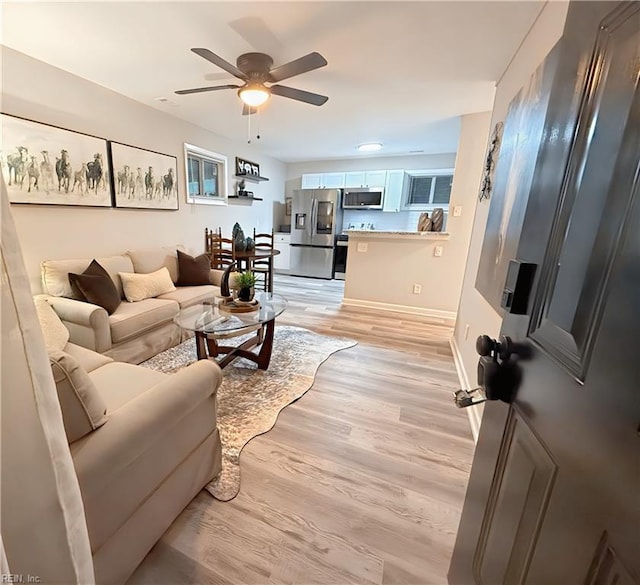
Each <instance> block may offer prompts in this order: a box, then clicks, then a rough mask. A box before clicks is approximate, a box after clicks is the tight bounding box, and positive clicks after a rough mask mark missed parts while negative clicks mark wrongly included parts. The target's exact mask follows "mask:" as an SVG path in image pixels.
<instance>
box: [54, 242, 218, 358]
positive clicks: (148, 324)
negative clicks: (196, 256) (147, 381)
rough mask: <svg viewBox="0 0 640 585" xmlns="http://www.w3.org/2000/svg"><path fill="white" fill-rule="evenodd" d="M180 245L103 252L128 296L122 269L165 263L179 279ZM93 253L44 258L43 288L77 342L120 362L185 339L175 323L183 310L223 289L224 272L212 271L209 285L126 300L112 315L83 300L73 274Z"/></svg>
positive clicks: (145, 269)
mask: <svg viewBox="0 0 640 585" xmlns="http://www.w3.org/2000/svg"><path fill="white" fill-rule="evenodd" d="M177 248H180V249H183V248H182V247H181V246H175V247H171V248H169V247H158V248H150V249H146V250H135V251H129V252H126V253H125V254H121V255H117V256H108V257H98V258H96V260H97V261H98V262H99V263H100V265H101V266H103V267H104V268H105V270H106V271H107V272H108V273H109V276H110V277H111V279H112V280H113V282H114V284H115V285H116V287H117V289H118V292H119V293H120V296H121V298H123V299H124V293H123V288H122V282H121V279H120V277H119V276H118V273H119V272H136V273H150V272H154V271H156V270H158V269H159V268H162V267H163V266H165V267H166V268H167V269H168V270H169V274H170V275H171V279H172V280H173V282H174V283H175V282H177V279H178V261H177V256H176V249H177ZM92 260H93V258H83V259H71V260H45V261H44V262H43V263H42V266H41V276H42V292H43V293H44V294H45V295H46V296H47V300H48V302H49V303H50V304H51V306H52V307H53V308H54V310H55V311H56V313H57V314H58V315H59V317H60V318H61V319H62V321H63V323H64V324H65V326H66V327H67V329H68V330H69V333H70V335H71V341H72V342H73V343H75V344H77V345H80V346H82V347H85V348H87V349H91V350H93V351H95V352H98V353H101V354H104V355H106V356H109V357H111V358H113V359H115V360H117V361H124V362H130V363H134V364H137V363H140V362H142V361H144V360H146V359H148V358H150V357H152V356H154V355H156V354H158V353H160V352H161V351H163V350H165V349H168V348H170V347H173V346H174V345H177V344H178V343H180V341H181V340H182V339H181V335H182V334H181V331H180V328H179V327H178V326H177V325H176V324H175V323H174V322H173V319H174V317H175V316H176V315H177V314H178V313H179V311H180V309H182V308H185V307H188V306H191V305H193V304H196V303H198V302H201V301H203V300H205V299H208V298H211V297H212V296H214V295H217V294H219V292H220V289H219V286H218V285H219V283H220V278H221V274H222V273H221V271H219V270H212V271H211V275H210V280H211V284H210V285H200V286H182V287H177V289H176V290H175V291H174V292H170V293H166V294H163V295H159V296H157V297H155V298H150V299H145V300H142V301H137V302H133V303H130V302H127V301H126V300H124V301H123V302H122V303H121V304H120V306H119V307H118V308H117V309H116V311H115V312H114V313H113V314H112V315H109V314H107V311H105V310H104V309H103V308H102V307H99V306H97V305H92V304H90V303H87V302H84V301H81V300H78V299H79V297H77V296H76V295H75V293H74V291H73V290H72V288H71V285H70V283H69V273H70V272H75V273H81V272H83V271H84V270H85V269H86V268H87V266H88V265H89V263H90V262H91V261H92Z"/></svg>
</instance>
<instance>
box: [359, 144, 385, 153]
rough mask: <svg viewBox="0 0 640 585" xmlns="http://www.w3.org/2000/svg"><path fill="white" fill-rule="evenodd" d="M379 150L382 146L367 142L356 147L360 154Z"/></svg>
mask: <svg viewBox="0 0 640 585" xmlns="http://www.w3.org/2000/svg"><path fill="white" fill-rule="evenodd" d="M381 148H382V144H381V143H380V142H367V143H365V144H360V145H359V146H358V150H359V151H360V152H374V151H376V150H380V149H381Z"/></svg>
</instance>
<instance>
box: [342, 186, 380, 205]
mask: <svg viewBox="0 0 640 585" xmlns="http://www.w3.org/2000/svg"><path fill="white" fill-rule="evenodd" d="M383 201H384V189H382V188H381V187H363V188H358V189H345V190H344V191H343V193H342V209H382V203H383Z"/></svg>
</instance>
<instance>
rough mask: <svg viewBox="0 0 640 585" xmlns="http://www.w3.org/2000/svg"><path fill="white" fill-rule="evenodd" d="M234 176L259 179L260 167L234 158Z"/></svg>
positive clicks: (242, 159)
mask: <svg viewBox="0 0 640 585" xmlns="http://www.w3.org/2000/svg"><path fill="white" fill-rule="evenodd" d="M236 176H237V177H242V176H245V177H259V176H260V165H259V164H258V163H254V162H251V161H250V160H246V159H244V158H240V157H239V156H236Z"/></svg>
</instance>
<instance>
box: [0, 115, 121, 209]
mask: <svg viewBox="0 0 640 585" xmlns="http://www.w3.org/2000/svg"><path fill="white" fill-rule="evenodd" d="M0 123H1V126H2V153H1V154H0V167H1V168H2V174H3V176H4V180H5V182H6V184H7V189H8V192H9V201H11V203H37V204H40V205H79V206H89V207H111V206H112V201H111V186H110V183H109V172H108V168H107V141H106V140H104V139H102V138H96V137H95V136H90V135H88V134H81V133H80V132H74V131H72V130H65V129H64V128H58V127H56V126H50V125H48V124H42V123H40V122H33V121H31V120H26V119H24V118H18V117H16V116H11V115H8V114H2V115H1V116H0Z"/></svg>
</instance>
